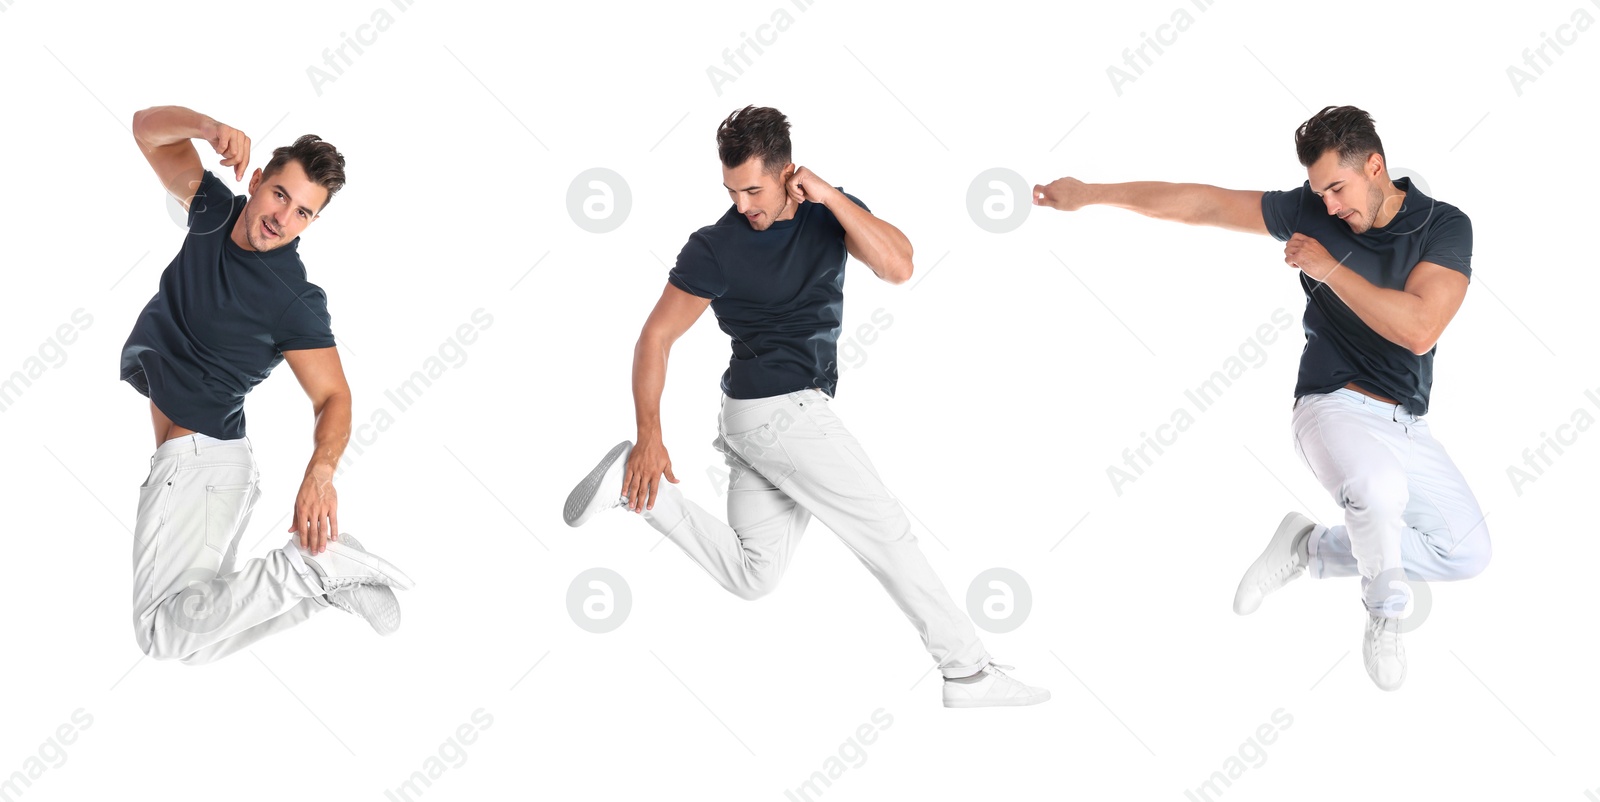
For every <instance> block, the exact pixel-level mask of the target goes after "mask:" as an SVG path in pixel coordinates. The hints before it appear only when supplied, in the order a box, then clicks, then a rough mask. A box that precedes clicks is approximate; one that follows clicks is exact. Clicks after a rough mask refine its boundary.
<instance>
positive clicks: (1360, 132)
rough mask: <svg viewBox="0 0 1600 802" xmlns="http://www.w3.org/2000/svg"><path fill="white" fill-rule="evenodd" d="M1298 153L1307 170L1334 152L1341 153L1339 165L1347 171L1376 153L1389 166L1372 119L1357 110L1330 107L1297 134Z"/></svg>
mask: <svg viewBox="0 0 1600 802" xmlns="http://www.w3.org/2000/svg"><path fill="white" fill-rule="evenodd" d="M1294 149H1295V152H1296V153H1297V154H1298V155H1299V156H1300V163H1301V164H1302V165H1304V166H1306V167H1310V166H1311V165H1313V164H1316V163H1317V159H1320V158H1322V154H1324V153H1327V152H1328V151H1330V150H1336V151H1338V152H1339V163H1340V164H1342V165H1344V166H1346V167H1357V166H1359V165H1360V164H1361V163H1362V162H1365V161H1366V160H1367V157H1368V156H1370V155H1372V154H1374V153H1376V154H1378V155H1379V156H1383V162H1384V164H1385V165H1387V164H1388V163H1389V157H1388V156H1385V155H1384V153H1383V141H1382V140H1380V139H1378V129H1377V128H1376V127H1375V126H1373V124H1372V115H1370V114H1368V113H1366V112H1364V111H1362V110H1361V109H1358V108H1356V107H1355V106H1327V107H1324V108H1323V109H1322V111H1319V112H1317V113H1316V114H1314V115H1312V117H1311V119H1309V120H1306V121H1305V122H1303V123H1301V124H1300V127H1299V129H1297V130H1296V131H1295V132H1294Z"/></svg>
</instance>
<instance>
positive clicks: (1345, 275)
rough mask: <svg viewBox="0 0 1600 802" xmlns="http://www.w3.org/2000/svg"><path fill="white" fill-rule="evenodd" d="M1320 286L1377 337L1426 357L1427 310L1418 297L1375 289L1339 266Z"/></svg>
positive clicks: (1369, 283)
mask: <svg viewBox="0 0 1600 802" xmlns="http://www.w3.org/2000/svg"><path fill="white" fill-rule="evenodd" d="M1322 283H1324V284H1326V285H1328V289H1330V290H1333V292H1334V294H1335V295H1337V296H1339V300H1341V301H1344V304H1345V306H1348V307H1350V311H1352V312H1355V313H1356V316H1357V317H1359V318H1361V322H1363V323H1365V324H1367V326H1368V327H1369V328H1371V329H1372V330H1373V331H1375V332H1377V333H1378V336H1380V337H1382V338H1384V339H1385V340H1388V341H1389V342H1392V343H1394V344H1395V345H1399V346H1401V347H1403V348H1405V349H1407V350H1409V351H1411V352H1413V353H1415V352H1416V351H1417V350H1418V349H1419V348H1420V349H1421V350H1422V352H1423V353H1427V351H1428V349H1429V348H1431V347H1432V345H1433V343H1432V342H1430V341H1428V340H1429V339H1430V338H1428V335H1427V329H1428V322H1427V318H1428V306H1427V304H1426V303H1424V301H1423V299H1422V298H1421V297H1420V296H1418V295H1415V294H1413V293H1410V292H1406V291H1405V290H1391V289H1387V288H1384V287H1379V286H1377V285H1376V284H1373V283H1372V282H1370V281H1367V280H1366V279H1365V278H1362V277H1361V275H1360V274H1358V273H1356V272H1355V271H1354V270H1350V269H1347V268H1345V267H1344V266H1343V265H1339V266H1337V267H1335V268H1334V269H1333V270H1332V271H1331V273H1330V274H1329V275H1328V276H1327V277H1326V279H1325V280H1324V281H1323V282H1322ZM1424 346H1426V347H1424Z"/></svg>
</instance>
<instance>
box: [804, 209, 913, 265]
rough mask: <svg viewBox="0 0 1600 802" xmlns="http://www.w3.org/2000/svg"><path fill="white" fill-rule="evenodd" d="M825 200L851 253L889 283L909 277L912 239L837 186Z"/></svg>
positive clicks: (846, 248) (846, 247)
mask: <svg viewBox="0 0 1600 802" xmlns="http://www.w3.org/2000/svg"><path fill="white" fill-rule="evenodd" d="M824 204H825V205H826V206H827V207H828V211H830V212H833V216H834V217H836V218H838V219H839V225H841V226H844V247H845V250H847V251H849V252H850V255H851V256H854V257H855V258H856V260H857V261H859V262H861V263H862V264H864V265H866V266H867V267H868V268H871V270H872V272H873V273H875V274H877V276H878V278H881V279H883V280H884V281H887V282H889V283H890V284H904V283H905V282H907V281H910V280H911V271H912V265H911V240H910V239H909V238H907V237H906V235H905V234H904V233H903V232H902V231H901V230H900V229H898V228H895V227H894V226H893V225H891V224H890V223H889V221H887V220H883V219H881V218H879V217H878V216H877V215H875V214H873V213H872V212H869V211H867V210H866V209H863V208H861V207H860V206H857V205H856V204H855V201H852V200H850V199H849V198H847V197H845V194H844V193H843V192H839V191H837V190H835V192H834V196H833V197H829V198H828V199H827V200H826V201H824Z"/></svg>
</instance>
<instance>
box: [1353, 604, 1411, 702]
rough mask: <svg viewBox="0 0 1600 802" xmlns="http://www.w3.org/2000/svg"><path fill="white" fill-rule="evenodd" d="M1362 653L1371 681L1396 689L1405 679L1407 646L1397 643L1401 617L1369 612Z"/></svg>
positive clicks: (1385, 687)
mask: <svg viewBox="0 0 1600 802" xmlns="http://www.w3.org/2000/svg"><path fill="white" fill-rule="evenodd" d="M1361 656H1362V658H1363V659H1364V660H1365V661H1366V664H1367V676H1369V677H1371V678H1372V681H1373V683H1374V684H1376V685H1377V686H1378V687H1379V688H1382V689H1384V690H1386V691H1392V690H1397V689H1398V688H1399V687H1400V685H1401V684H1402V683H1404V682H1405V681H1406V647H1405V646H1404V645H1402V644H1401V643H1400V619H1398V618H1381V617H1379V616H1375V615H1372V614H1371V613H1368V614H1367V632H1366V635H1365V637H1363V638H1362V639H1361Z"/></svg>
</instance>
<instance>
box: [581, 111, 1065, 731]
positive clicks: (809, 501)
mask: <svg viewBox="0 0 1600 802" xmlns="http://www.w3.org/2000/svg"><path fill="white" fill-rule="evenodd" d="M717 149H718V151H719V155H720V156H721V160H722V183H723V187H724V189H726V191H727V193H728V197H729V199H731V200H732V201H733V206H732V207H730V208H729V209H728V210H727V212H726V213H724V214H723V215H722V218H721V219H720V220H718V221H717V222H716V223H715V224H713V225H710V226H706V227H705V228H702V229H700V230H699V231H698V232H696V233H695V234H693V235H692V236H690V238H689V242H688V243H687V244H686V245H684V247H683V250H682V252H680V253H679V254H678V261H677V265H676V266H675V267H673V268H672V270H671V272H670V273H669V274H668V276H667V286H666V288H665V289H664V290H663V291H662V295H661V299H660V300H659V301H657V303H656V306H655V309H654V310H653V311H652V312H651V313H650V317H649V318H648V319H647V320H646V321H645V324H644V330H643V331H642V332H641V333H640V335H639V342H638V345H637V346H636V348H635V350H634V358H633V396H634V407H635V412H636V417H637V424H638V441H637V443H636V444H635V443H630V442H627V441H624V442H622V443H619V444H618V445H617V446H616V447H615V448H613V449H611V451H610V453H608V454H606V456H605V457H604V458H603V459H601V460H600V463H599V464H598V465H596V466H595V467H594V469H593V470H592V471H591V472H590V473H589V475H588V476H587V477H585V478H584V479H583V481H581V482H580V483H579V484H578V486H577V487H576V488H574V489H573V491H572V493H571V495H570V496H568V498H567V503H566V507H565V510H564V514H565V518H566V521H567V523H568V524H570V525H572V526H578V525H581V524H583V523H585V522H586V521H588V520H589V519H590V518H591V517H592V516H594V515H595V514H596V513H598V512H600V511H602V510H606V509H610V508H613V507H620V506H626V508H627V509H628V510H630V511H632V512H636V513H640V514H641V516H642V517H643V518H644V519H645V521H647V522H649V524H650V525H651V526H652V527H654V528H655V529H656V530H657V531H659V532H660V533H661V534H663V535H665V536H666V537H667V538H668V539H670V540H671V541H672V542H673V543H676V544H677V545H678V546H679V547H681V548H682V549H683V550H684V552H685V553H686V554H688V555H689V557H690V558H691V559H693V560H694V561H695V562H696V563H698V564H699V565H700V567H701V568H703V569H705V571H706V572H707V573H709V574H710V575H711V577H712V578H713V579H715V580H716V581H717V582H718V583H719V584H721V585H722V586H723V587H724V588H726V589H727V590H729V591H730V592H732V593H734V594H735V595H737V596H739V597H740V598H744V599H756V598H759V597H761V596H764V595H766V594H767V593H769V592H771V591H772V590H773V589H774V588H775V587H777V584H778V581H779V579H781V578H782V577H783V574H784V571H785V570H786V569H787V568H788V566H789V560H790V557H791V555H793V554H794V550H795V547H796V546H798V545H799V543H800V536H801V533H802V532H804V531H805V528H806V525H807V523H809V522H810V520H811V518H812V516H815V517H816V518H817V519H818V520H820V521H821V522H822V523H823V524H824V525H826V526H827V527H828V528H829V529H832V530H833V532H834V534H836V535H838V536H839V539H841V540H843V541H844V543H845V545H846V546H848V547H849V548H850V550H851V551H853V552H855V555H856V557H857V558H858V559H860V560H861V562H862V564H863V565H865V566H866V567H867V570H868V571H870V572H871V573H872V575H873V576H875V577H877V579H878V581H879V582H880V583H881V584H882V585H883V587H884V589H885V590H886V591H888V593H889V595H890V597H891V598H893V599H894V601H895V603H896V604H897V605H899V607H900V609H901V611H902V612H904V613H905V615H906V617H907V618H909V619H910V620H911V622H912V624H913V625H914V626H915V627H916V629H917V631H918V633H919V634H920V635H921V636H922V639H923V643H924V645H925V646H926V647H927V649H928V651H929V652H930V653H931V654H932V655H933V658H934V660H935V661H936V662H937V664H938V666H939V669H940V671H941V672H942V673H943V674H944V677H945V682H944V684H943V687H944V690H943V697H944V704H945V706H947V707H991V706H1015V705H1031V704H1037V703H1039V702H1043V701H1045V700H1046V699H1048V698H1049V696H1050V694H1049V691H1046V690H1044V689H1041V688H1033V687H1029V686H1027V685H1024V684H1022V683H1021V682H1018V681H1017V680H1015V679H1013V678H1011V677H1010V676H1008V675H1006V674H1005V673H1004V672H1003V671H1002V669H1003V668H1006V667H1005V666H1000V665H998V664H996V663H994V662H993V661H992V660H990V659H989V654H988V652H987V651H986V650H985V649H984V647H983V644H982V643H981V642H980V641H979V640H978V636H977V633H976V632H975V631H974V629H973V625H972V621H971V620H970V619H969V618H968V617H967V616H966V614H965V613H963V612H962V611H961V610H960V609H959V608H957V607H956V605H955V602H954V601H953V600H952V599H951V598H950V594H949V593H948V592H947V591H946V590H945V588H944V585H943V584H941V583H940V581H939V577H938V576H937V575H935V574H934V572H933V568H932V566H930V565H929V564H928V561H927V558H926V557H924V556H923V554H922V550H921V549H920V548H919V547H918V545H917V539H916V536H915V535H913V534H912V532H911V523H910V520H909V519H908V518H907V516H906V513H905V511H904V510H903V509H901V507H900V503H899V502H898V501H897V500H896V499H895V497H894V496H893V495H892V494H891V493H890V492H889V490H888V488H887V487H885V486H884V483H883V481H882V480H881V479H880V478H879V477H878V473H877V470H876V469H875V468H874V467H873V466H872V463H871V462H870V461H869V460H868V459H867V455H866V453H865V452H864V451H863V450H862V448H861V444H860V443H858V442H857V441H856V439H855V437H854V436H852V435H851V434H850V432H849V430H847V429H846V428H845V426H844V423H843V422H842V421H841V420H840V419H839V416H838V415H836V414H834V412H833V409H832V401H833V395H834V391H835V388H836V386H837V383H838V368H837V365H836V364H835V358H836V355H837V343H838V339H839V328H840V321H841V319H842V316H843V309H844V292H843V291H844V276H845V264H846V262H847V261H848V257H850V256H854V257H856V259H858V260H859V261H861V262H862V263H863V264H865V265H867V267H868V268H870V269H871V270H872V272H873V273H874V274H876V275H877V276H878V277H879V278H881V279H883V280H884V281H888V282H890V283H892V284H900V283H902V282H904V281H906V280H907V279H909V278H910V277H911V270H912V263H911V243H910V241H909V240H907V239H906V236H905V235H904V234H902V233H901V232H900V230H899V229H897V228H895V227H894V226H892V225H890V224H889V223H887V222H885V221H883V220H880V219H879V218H877V217H875V216H874V215H873V214H872V213H871V212H870V211H868V210H867V207H866V204H864V203H862V202H861V201H859V200H857V199H856V198H854V197H852V196H850V195H847V194H845V192H844V191H843V190H842V189H839V188H837V187H834V186H832V185H830V184H828V183H827V182H826V181H823V180H822V179H821V178H818V177H817V175H816V174H815V173H813V172H812V171H811V170H809V169H807V168H805V167H797V166H796V165H795V164H794V163H793V162H792V161H791V160H790V143H789V123H788V120H787V119H786V118H785V117H784V115H783V114H782V113H780V112H779V111H778V110H776V109H771V108H756V107H753V106H750V107H745V108H743V109H740V110H739V111H736V112H734V113H733V114H731V115H729V116H728V117H727V119H725V120H723V121H722V124H721V125H720V126H719V127H718V129H717ZM708 306H709V307H711V309H712V311H713V312H714V313H715V314H716V317H717V322H718V324H719V325H720V326H721V327H722V330H723V331H724V332H726V333H727V334H728V336H729V337H730V338H731V345H732V348H733V357H732V359H731V360H730V362H729V366H728V370H727V372H725V373H724V374H723V375H722V393H723V398H722V412H721V415H720V416H719V419H718V432H717V438H716V440H715V441H714V442H713V446H714V447H715V448H716V449H717V450H719V451H721V452H722V453H723V455H724V459H725V461H726V462H727V464H728V467H729V469H730V475H729V479H728V520H727V523H724V522H723V521H722V520H720V519H719V518H717V516H715V515H713V514H712V513H710V512H707V511H706V510H704V509H702V508H701V507H700V506H699V505H697V504H695V503H694V502H692V501H690V500H689V499H687V498H685V497H684V496H683V494H682V492H680V491H679V490H678V488H676V487H674V486H673V483H676V482H677V481H678V480H677V478H676V477H674V476H673V474H672V463H671V460H670V459H669V457H668V456H667V450H666V447H665V446H664V445H663V443H662V435H661V413H660V410H661V391H662V388H663V386H664V385H665V383H666V374H667V354H668V351H669V350H670V349H671V347H672V344H673V342H675V341H676V340H677V339H678V337H679V336H681V335H682V334H683V333H684V332H685V331H687V330H688V329H689V327H690V326H691V325H692V324H693V323H694V322H695V320H696V319H698V318H699V317H700V315H701V314H702V313H703V312H704V311H705V310H706V307H708ZM663 475H665V477H666V479H667V482H662V481H661V478H662V476H663Z"/></svg>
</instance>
